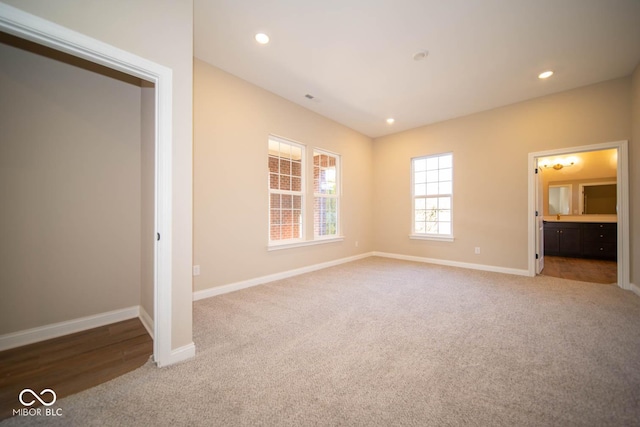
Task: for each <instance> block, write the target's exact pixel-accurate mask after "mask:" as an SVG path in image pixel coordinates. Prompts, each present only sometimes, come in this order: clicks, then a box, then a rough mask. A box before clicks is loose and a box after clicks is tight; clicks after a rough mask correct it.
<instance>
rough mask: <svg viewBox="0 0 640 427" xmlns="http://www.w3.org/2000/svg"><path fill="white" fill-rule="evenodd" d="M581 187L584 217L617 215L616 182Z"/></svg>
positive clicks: (582, 185)
mask: <svg viewBox="0 0 640 427" xmlns="http://www.w3.org/2000/svg"><path fill="white" fill-rule="evenodd" d="M579 187H580V188H579V191H580V193H579V194H580V200H579V202H580V212H581V213H582V215H593V214H615V213H617V210H618V209H617V207H618V203H617V185H616V183H615V182H601V183H589V184H580V186H579Z"/></svg>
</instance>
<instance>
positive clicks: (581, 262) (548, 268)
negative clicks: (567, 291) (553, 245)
mask: <svg viewBox="0 0 640 427" xmlns="http://www.w3.org/2000/svg"><path fill="white" fill-rule="evenodd" d="M542 275H543V276H552V277H561V278H563V279H570V280H580V281H583V282H592V283H603V284H607V285H609V284H615V283H617V282H618V263H617V262H616V261H604V260H597V259H582V258H566V257H559V256H545V257H544V270H542Z"/></svg>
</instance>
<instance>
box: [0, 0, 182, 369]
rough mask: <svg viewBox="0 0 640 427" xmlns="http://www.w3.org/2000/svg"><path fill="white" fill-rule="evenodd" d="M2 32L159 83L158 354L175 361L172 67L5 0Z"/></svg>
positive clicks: (0, 19) (1, 13) (162, 359)
mask: <svg viewBox="0 0 640 427" xmlns="http://www.w3.org/2000/svg"><path fill="white" fill-rule="evenodd" d="M0 31H3V32H5V33H8V34H12V35H14V36H17V37H20V38H22V39H26V40H29V41H32V42H35V43H38V44H41V45H44V46H47V47H50V48H52V49H55V50H58V51H61V52H65V53H68V54H70V55H73V56H77V57H79V58H82V59H86V60H87V61H91V62H94V63H96V64H100V65H103V66H105V67H108V68H112V69H114V70H118V71H121V72H123V73H126V74H129V75H132V76H135V77H138V78H141V79H143V80H146V81H149V82H151V83H153V84H154V85H155V102H156V104H155V146H156V150H155V151H156V159H155V161H156V168H155V169H156V175H155V200H156V209H155V210H156V215H155V227H156V228H155V229H156V231H157V233H159V234H160V237H161V239H160V241H157V242H156V245H155V253H154V260H155V269H154V270H155V271H154V313H153V314H154V316H153V317H154V321H153V329H154V337H153V357H154V360H155V361H156V363H157V364H158V366H163V365H166V364H170V363H171V289H172V282H171V260H172V253H171V201H172V194H171V191H172V187H171V177H172V170H171V165H172V144H173V141H172V108H173V104H172V103H173V101H172V91H173V76H172V70H171V69H170V68H167V67H165V66H162V65H159V64H156V63H154V62H151V61H149V60H147V59H144V58H141V57H139V56H136V55H134V54H132V53H129V52H127V51H124V50H121V49H118V48H116V47H114V46H111V45H108V44H106V43H103V42H101V41H99V40H96V39H93V38H90V37H87V36H85V35H83V34H80V33H77V32H75V31H72V30H70V29H68V28H65V27H63V26H60V25H58V24H55V23H53V22H50V21H47V20H45V19H42V18H40V17H37V16H34V15H31V14H29V13H26V12H24V11H22V10H20V9H16V8H14V7H11V6H8V5H6V4H4V3H0Z"/></svg>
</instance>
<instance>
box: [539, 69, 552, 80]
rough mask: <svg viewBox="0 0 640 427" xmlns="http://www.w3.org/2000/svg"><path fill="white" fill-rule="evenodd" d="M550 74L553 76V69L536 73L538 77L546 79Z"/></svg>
mask: <svg viewBox="0 0 640 427" xmlns="http://www.w3.org/2000/svg"><path fill="white" fill-rule="evenodd" d="M551 76H553V71H551V70H549V71H543V72H542V73H540V74H538V78H539V79H548V78H549V77H551Z"/></svg>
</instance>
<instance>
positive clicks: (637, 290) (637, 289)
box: [629, 283, 640, 297]
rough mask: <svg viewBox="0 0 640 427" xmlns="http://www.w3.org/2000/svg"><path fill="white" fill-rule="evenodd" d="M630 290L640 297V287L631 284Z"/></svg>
mask: <svg viewBox="0 0 640 427" xmlns="http://www.w3.org/2000/svg"><path fill="white" fill-rule="evenodd" d="M629 289H630V290H631V292H633V293H634V294H636V295H638V296H639V297H640V286H638V285H634V284H633V283H629Z"/></svg>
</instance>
